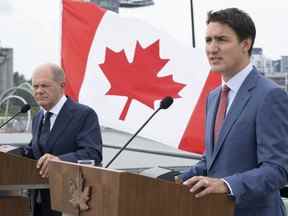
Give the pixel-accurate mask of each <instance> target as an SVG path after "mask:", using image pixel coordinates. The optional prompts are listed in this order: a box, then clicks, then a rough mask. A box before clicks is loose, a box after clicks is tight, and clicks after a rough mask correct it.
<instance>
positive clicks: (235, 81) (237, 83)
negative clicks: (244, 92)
mask: <svg viewBox="0 0 288 216" xmlns="http://www.w3.org/2000/svg"><path fill="white" fill-rule="evenodd" d="M252 69H253V65H252V63H249V64H248V65H247V66H246V67H245V68H244V69H242V70H241V71H240V72H239V73H237V74H235V75H234V76H233V77H232V78H231V79H230V80H229V81H228V82H225V81H224V80H223V79H222V86H223V85H227V86H228V87H229V88H230V90H231V91H233V92H235V93H236V92H238V90H239V88H240V87H241V85H242V83H243V82H244V80H245V79H246V77H247V76H248V74H249V73H250V71H252Z"/></svg>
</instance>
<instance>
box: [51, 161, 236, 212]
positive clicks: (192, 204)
mask: <svg viewBox="0 0 288 216" xmlns="http://www.w3.org/2000/svg"><path fill="white" fill-rule="evenodd" d="M48 166H49V182H50V193H51V200H52V201H51V202H52V203H51V205H52V208H53V209H55V210H58V211H61V212H63V213H65V214H68V215H73V216H74V215H75V216H76V215H77V216H78V215H81V216H92V215H93V216H230V215H231V216H232V215H234V202H233V201H232V200H231V199H230V198H229V197H227V196H226V195H209V196H207V197H204V198H199V199H196V198H194V196H193V194H192V193H190V192H189V191H188V189H187V187H186V186H184V185H181V184H175V183H172V182H166V181H162V180H158V179H153V178H149V177H145V176H140V175H137V174H133V173H128V172H124V171H116V170H111V169H105V168H98V167H93V166H89V165H79V164H74V163H69V162H59V161H51V162H49V165H48Z"/></svg>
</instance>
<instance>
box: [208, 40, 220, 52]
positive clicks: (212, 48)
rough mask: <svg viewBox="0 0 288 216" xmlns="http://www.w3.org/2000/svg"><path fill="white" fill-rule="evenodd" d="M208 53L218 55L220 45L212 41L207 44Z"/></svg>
mask: <svg viewBox="0 0 288 216" xmlns="http://www.w3.org/2000/svg"><path fill="white" fill-rule="evenodd" d="M206 51H207V53H211V54H213V53H217V52H218V51H219V44H218V43H217V41H215V40H212V41H210V42H209V43H206Z"/></svg>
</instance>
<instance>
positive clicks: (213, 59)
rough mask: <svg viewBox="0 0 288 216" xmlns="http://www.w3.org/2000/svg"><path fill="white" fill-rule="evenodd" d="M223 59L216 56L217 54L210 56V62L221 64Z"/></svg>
mask: <svg viewBox="0 0 288 216" xmlns="http://www.w3.org/2000/svg"><path fill="white" fill-rule="evenodd" d="M221 61H222V58H221V57H215V56H213V57H210V58H209V62H210V63H211V64H219V63H220V62H221Z"/></svg>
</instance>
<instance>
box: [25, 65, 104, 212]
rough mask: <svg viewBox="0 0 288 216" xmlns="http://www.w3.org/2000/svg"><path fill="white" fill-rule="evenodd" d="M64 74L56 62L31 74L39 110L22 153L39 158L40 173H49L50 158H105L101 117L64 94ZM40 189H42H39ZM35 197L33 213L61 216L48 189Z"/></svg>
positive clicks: (99, 161) (69, 159) (99, 160)
mask: <svg viewBox="0 0 288 216" xmlns="http://www.w3.org/2000/svg"><path fill="white" fill-rule="evenodd" d="M64 86H65V76H64V72H63V70H62V69H61V68H60V67H59V66H57V65H55V64H43V65H41V66H39V67H37V68H36V70H35V71H34V73H33V75H32V87H33V96H34V98H35V100H36V101H37V103H38V104H39V105H40V111H39V112H38V113H37V114H36V116H35V117H34V119H33V122H32V140H31V143H30V144H29V145H28V146H25V147H24V148H23V154H24V155H25V156H27V157H30V158H33V159H36V160H38V162H37V168H38V169H39V174H40V175H41V176H42V177H43V178H46V177H47V176H48V175H49V171H48V161H49V160H63V161H70V162H77V161H78V160H83V159H86V160H94V161H95V164H96V165H99V164H101V161H102V138H101V132H100V126H99V123H98V118H97V115H96V113H95V111H94V110H92V109H91V108H89V107H88V106H85V105H81V104H79V103H75V102H73V101H72V100H70V99H69V98H67V97H66V96H65V95H64ZM39 191H40V192H39ZM33 194H34V195H33V196H32V199H33V200H32V205H33V215H34V216H48V215H49V216H54V215H55V216H56V215H57V216H58V215H61V214H60V213H58V212H56V211H52V210H51V207H50V196H49V191H48V190H38V191H36V192H35V193H33Z"/></svg>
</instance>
